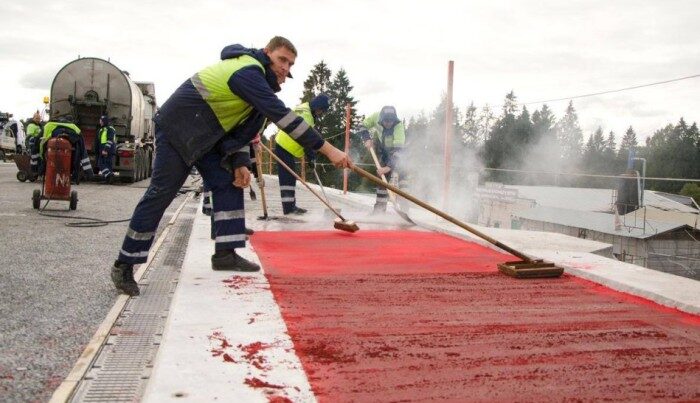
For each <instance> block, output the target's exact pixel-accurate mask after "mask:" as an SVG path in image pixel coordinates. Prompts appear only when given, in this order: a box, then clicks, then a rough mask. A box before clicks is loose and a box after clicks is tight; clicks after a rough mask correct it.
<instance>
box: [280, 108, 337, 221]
mask: <svg viewBox="0 0 700 403" xmlns="http://www.w3.org/2000/svg"><path fill="white" fill-rule="evenodd" d="M329 106H330V104H329V99H328V95H326V94H318V95H316V96H315V97H314V98H313V99H312V100H311V101H309V102H304V103H303V104H301V105H299V106H297V107H296V108H294V112H295V113H297V114H298V115H299V116H301V117H302V118H304V121H305V122H306V123H308V124H309V126H312V127H313V126H314V125H315V124H316V119H318V118H320V117H321V116H322V115H323V114H324V113H326V112H327V111H328V108H329ZM275 142H276V143H277V147H275V154H276V155H277V156H278V157H280V159H281V160H282V161H284V163H285V164H287V166H289V167H290V168H292V169H294V165H295V164H296V159H297V158H301V157H302V156H304V154H307V155H308V157H309V160H310V161H313V160H315V158H316V155H315V153H313V152H311V153H307V152H306V151H305V150H304V147H302V146H301V145H300V144H299V143H297V142H296V141H295V140H294V138H293V137H292V136H290V135H289V134H287V133H285V132H284V131H282V130H280V131H279V132H277V135H275ZM302 169H303V167H302ZM277 176H278V178H279V182H280V195H281V197H282V212H283V213H284V214H296V215H301V214H304V213H306V209H303V208H301V207H298V206H297V204H296V191H295V189H296V184H297V180H296V178H295V177H294V175H292V174H291V172H289V171H287V170H286V169H284V168H283V167H282V166H280V167H279V168H278V169H277Z"/></svg>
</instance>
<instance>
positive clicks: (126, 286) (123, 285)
mask: <svg viewBox="0 0 700 403" xmlns="http://www.w3.org/2000/svg"><path fill="white" fill-rule="evenodd" d="M112 282H113V283H114V286H115V287H117V289H118V290H121V291H122V292H123V293H124V294H126V295H129V296H131V297H135V296H137V295H139V294H140V292H139V285H138V284H136V280H134V265H131V264H128V263H122V262H120V261H118V260H116V261H115V262H114V266H113V267H112Z"/></svg>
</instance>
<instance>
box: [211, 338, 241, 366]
mask: <svg viewBox="0 0 700 403" xmlns="http://www.w3.org/2000/svg"><path fill="white" fill-rule="evenodd" d="M207 338H208V339H209V340H210V341H217V342H219V343H220V345H219V346H218V347H213V348H212V349H211V350H209V351H211V356H212V357H219V356H222V357H223V360H224V362H235V361H234V359H233V358H232V357H231V356H230V355H229V354H228V353H226V352H225V350H226V349H227V348H229V347H231V343H229V341H228V340H227V339H226V336H224V334H223V333H221V332H219V331H217V332H214V333H212V334H211V335H209V336H207Z"/></svg>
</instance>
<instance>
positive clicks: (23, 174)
mask: <svg viewBox="0 0 700 403" xmlns="http://www.w3.org/2000/svg"><path fill="white" fill-rule="evenodd" d="M27 179H28V177H27V173H26V172H24V171H17V180H18V181H20V182H26V181H27Z"/></svg>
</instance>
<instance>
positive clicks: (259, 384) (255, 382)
mask: <svg viewBox="0 0 700 403" xmlns="http://www.w3.org/2000/svg"><path fill="white" fill-rule="evenodd" d="M244 382H245V384H246V385H248V386H250V387H252V388H256V389H257V388H272V389H284V386H281V385H275V384H273V383H269V382H266V381H263V380H262V379H259V378H256V377H252V378H246V379H245V381H244Z"/></svg>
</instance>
